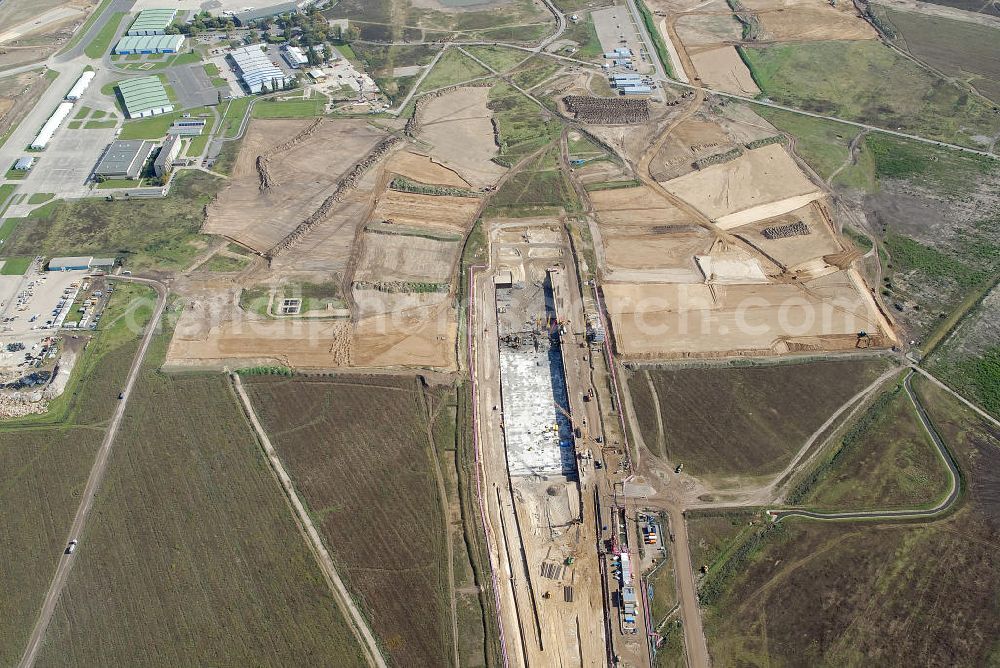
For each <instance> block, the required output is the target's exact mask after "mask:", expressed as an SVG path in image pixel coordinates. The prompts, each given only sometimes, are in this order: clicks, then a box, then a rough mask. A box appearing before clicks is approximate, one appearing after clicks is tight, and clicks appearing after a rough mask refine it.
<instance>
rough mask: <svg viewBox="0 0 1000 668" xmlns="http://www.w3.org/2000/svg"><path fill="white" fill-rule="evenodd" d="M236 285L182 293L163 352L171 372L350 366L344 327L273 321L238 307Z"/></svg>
mask: <svg viewBox="0 0 1000 668" xmlns="http://www.w3.org/2000/svg"><path fill="white" fill-rule="evenodd" d="M240 291H241V288H240V287H237V286H232V285H231V286H230V287H228V288H226V287H224V286H223V285H221V284H216V285H213V286H205V287H203V289H202V291H201V292H200V293H197V294H192V292H191V289H190V288H189V289H188V290H186V291H185V297H186V300H185V307H184V310H183V312H182V314H181V317H180V320H179V321H178V323H177V326H176V328H175V331H174V336H173V339H172V340H171V342H170V348H169V350H168V352H167V365H168V366H170V367H175V368H185V367H209V368H220V367H221V366H223V365H225V364H227V363H228V364H229V365H231V366H232V365H236V366H253V365H257V364H266V365H281V366H289V367H294V368H331V367H338V366H348V365H350V363H351V334H350V330H351V327H350V323H349V322H348V321H347V320H335V319H323V320H320V319H289V318H285V319H274V318H269V317H267V316H264V315H259V314H256V313H251V312H247V311H243V310H242V309H240V306H239V301H240Z"/></svg>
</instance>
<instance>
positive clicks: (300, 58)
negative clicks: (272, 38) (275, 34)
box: [281, 44, 309, 69]
mask: <svg viewBox="0 0 1000 668" xmlns="http://www.w3.org/2000/svg"><path fill="white" fill-rule="evenodd" d="M281 51H282V55H283V56H284V57H285V62H287V63H288V66H289V67H291V68H292V69H298V68H300V67H305V66H306V65H308V64H309V57H308V56H307V55H306V52H305V51H303V50H302V49H300V48H299V47H297V46H289V45H287V44H286V45H285V46H283V47H281Z"/></svg>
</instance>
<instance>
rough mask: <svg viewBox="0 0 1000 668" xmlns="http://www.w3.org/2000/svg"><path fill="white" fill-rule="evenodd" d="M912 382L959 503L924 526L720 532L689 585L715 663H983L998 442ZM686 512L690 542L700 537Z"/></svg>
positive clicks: (992, 593) (807, 525) (796, 524)
mask: <svg viewBox="0 0 1000 668" xmlns="http://www.w3.org/2000/svg"><path fill="white" fill-rule="evenodd" d="M914 387H915V389H916V391H917V392H918V393H919V395H920V396H921V398H922V401H923V403H924V405H925V406H926V408H927V410H928V413H929V415H930V417H931V420H932V421H933V423H934V425H935V426H936V428H937V430H938V431H939V433H940V434H941V436H942V438H943V439H944V441H945V442H946V443H947V445H948V446H949V448H950V450H951V451H952V453H953V454H954V455H955V457H956V459H957V461H958V464H959V467H960V468H961V470H962V476H963V484H964V492H963V497H962V499H961V501H960V502H959V507H958V508H957V509H956V510H955V511H954V512H953V513H951V514H950V515H949V516H948V517H946V518H944V519H942V520H938V521H935V522H933V523H926V524H923V523H915V524H914V523H911V524H905V523H904V524H900V523H873V522H853V523H852V522H816V521H809V520H804V519H796V518H791V519H789V520H785V521H783V522H781V523H780V524H778V525H773V524H770V523H767V522H759V523H758V524H757V525H756V526H746V527H742V528H739V529H738V530H737V531H735V532H733V533H730V534H729V536H722V537H721V540H720V542H721V543H722V544H723V545H722V552H723V554H722V556H721V557H720V560H719V565H718V567H716V569H715V570H714V571H712V570H710V572H709V575H708V577H707V578H706V579H705V580H704V581H703V582H702V583H701V585H700V587H699V593H700V597H701V602H702V606H703V610H704V617H705V630H706V634H707V636H708V641H709V649H710V650H711V651H712V655H713V663H716V664H718V665H740V664H756V665H765V664H771V665H777V664H792V663H794V664H803V665H861V664H869V663H871V662H873V661H874V662H876V663H887V664H890V663H891V664H894V665H986V664H988V663H989V662H990V660H991V657H992V656H994V655H995V651H996V647H995V641H994V639H995V638H996V637H997V635H998V634H1000V615H998V614H997V613H998V610H997V600H1000V561H998V560H997V559H995V558H994V555H993V552H994V547H993V546H994V545H995V544H996V541H997V539H998V538H1000V523H998V518H1000V503H998V501H997V496H996V494H995V490H996V489H997V485H998V484H1000V477H998V471H1000V441H998V440H997V436H996V431H995V429H993V428H992V427H991V426H990V425H988V424H986V423H985V422H984V421H983V420H981V419H980V418H978V417H977V416H976V415H975V414H973V413H972V412H971V411H970V410H968V409H967V408H965V407H964V406H962V405H961V404H959V403H958V402H957V401H956V400H955V399H953V398H952V397H951V396H950V395H948V394H946V393H944V392H943V391H941V390H939V389H937V388H936V387H934V386H932V385H931V384H929V383H927V382H926V381H924V380H923V379H922V378H919V377H918V378H916V379H915V380H914ZM696 518H697V515H693V516H692V518H690V519H689V528H690V535H691V540H692V543H693V544H697V543H699V542H700V541H701V540H702V537H703V533H702V532H701V530H700V527H699V525H698V522H697V520H696ZM734 528H736V527H734ZM695 565H696V567H697V565H698V562H697V561H695ZM917 626H919V628H921V633H919V634H914V633H912V629H913V628H915V627H917ZM765 638H766V641H765Z"/></svg>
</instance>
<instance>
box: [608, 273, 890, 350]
mask: <svg viewBox="0 0 1000 668" xmlns="http://www.w3.org/2000/svg"><path fill="white" fill-rule="evenodd" d="M603 291H604V295H605V299H606V304H607V310H608V314H609V315H610V317H611V321H612V329H613V333H614V341H615V347H616V349H617V350H618V352H619V354H621V355H622V356H624V357H626V358H633V359H636V358H638V359H650V358H669V357H688V356H729V355H743V354H752V355H770V354H776V355H780V354H785V353H789V352H797V351H799V352H801V351H808V350H847V349H853V348H854V347H855V346H856V344H857V333H858V332H859V331H862V330H864V331H867V332H868V333H869V334H871V335H872V336H873V337H874V339H875V342H876V343H877V344H878V345H885V344H886V339H884V338H881V335H883V334H885V333H886V332H891V329H890V326H889V324H888V322H887V321H886V320H885V318H884V317H883V316H882V315H881V314H880V313H879V312H878V310H877V308H876V306H875V304H874V301H873V300H872V298H871V296H870V295H869V293H868V291H867V289H866V288H865V287H864V284H863V281H862V279H861V277H860V276H859V275H858V274H857V272H855V271H854V270H847V271H837V272H835V273H830V274H826V275H823V276H820V277H818V278H815V279H812V280H809V281H805V282H803V283H800V284H796V283H773V284H762V285H752V284H738V285H707V284H702V283H697V284H651V283H645V284H641V283H609V284H606V285H604V286H603Z"/></svg>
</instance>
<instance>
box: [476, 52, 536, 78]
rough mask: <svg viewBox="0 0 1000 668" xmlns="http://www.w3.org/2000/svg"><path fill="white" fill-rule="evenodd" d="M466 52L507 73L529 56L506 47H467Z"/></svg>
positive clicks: (498, 70)
mask: <svg viewBox="0 0 1000 668" xmlns="http://www.w3.org/2000/svg"><path fill="white" fill-rule="evenodd" d="M465 50H466V51H468V52H469V53H471V54H472V55H473V56H475V57H476V58H478V59H479V60H481V61H483V62H484V63H486V64H487V65H489V66H490V67H492V68H493V69H495V70H496V71H497V72H501V73H502V72H506V71H508V70H510V69H512V68H513V67H514V66H515V65H517V64H518V63H520V62H521V61H523V60H525V59H526V58H527V57H528V56H529V54H526V53H525V52H524V51H519V50H517V49H510V48H507V47H504V46H467V47H465Z"/></svg>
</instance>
